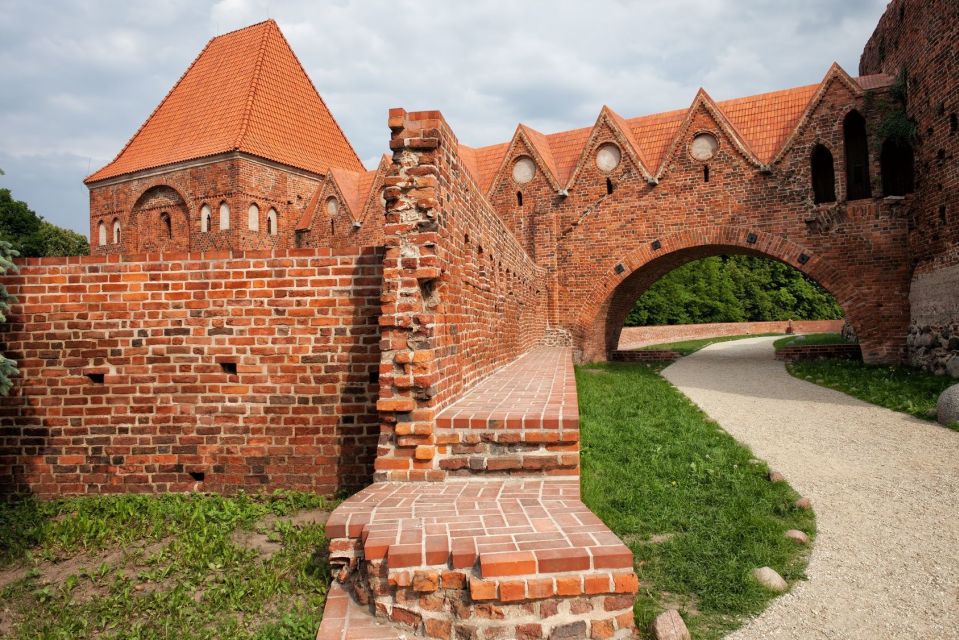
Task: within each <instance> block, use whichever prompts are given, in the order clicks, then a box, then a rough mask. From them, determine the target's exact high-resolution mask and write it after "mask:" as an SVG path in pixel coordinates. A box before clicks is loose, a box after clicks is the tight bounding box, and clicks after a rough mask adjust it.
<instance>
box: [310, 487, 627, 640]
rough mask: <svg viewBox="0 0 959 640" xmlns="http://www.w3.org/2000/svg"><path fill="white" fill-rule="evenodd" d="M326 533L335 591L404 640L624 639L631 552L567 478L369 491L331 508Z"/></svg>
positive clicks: (625, 634) (372, 489) (390, 488)
mask: <svg viewBox="0 0 959 640" xmlns="http://www.w3.org/2000/svg"><path fill="white" fill-rule="evenodd" d="M327 536H328V537H329V538H331V541H332V542H331V545H330V562H331V564H332V565H333V566H334V568H335V569H336V571H335V575H336V578H337V580H338V581H339V582H340V583H341V584H343V588H344V589H346V590H347V591H348V592H349V593H350V594H352V596H353V598H355V599H356V601H357V602H359V603H363V604H366V605H367V606H368V607H370V609H368V610H367V611H368V612H369V611H375V614H371V615H374V617H376V618H377V619H379V620H381V621H389V622H391V623H392V624H395V625H397V626H398V627H399V628H401V629H402V632H403V633H407V634H411V637H434V638H450V637H465V638H474V637H475V638H477V639H482V638H494V637H495V638H500V637H502V638H515V637H524V638H525V637H528V638H541V637H542V638H547V637H550V634H554V633H555V634H567V635H562V636H559V635H557V636H556V637H564V638H565V637H568V638H589V637H598V638H626V637H629V636H630V635H631V634H632V632H633V622H632V620H633V617H632V604H633V600H634V598H635V595H634V594H635V593H636V590H637V587H638V581H637V578H636V575H635V574H634V573H633V569H632V564H633V557H632V553H631V552H630V551H629V548H628V547H626V546H625V545H624V544H623V543H622V542H620V541H619V539H618V538H617V537H616V536H615V535H614V534H613V533H612V532H611V531H610V530H609V529H608V528H607V527H606V526H605V525H604V524H603V523H602V522H601V521H600V520H599V518H597V517H596V516H595V515H594V514H593V513H592V512H590V511H589V509H587V508H586V506H585V505H583V503H582V502H581V501H580V500H579V483H578V481H577V480H565V479H555V480H550V479H543V478H537V479H502V480H494V479H469V480H462V481H461V480H453V479H450V480H448V481H447V482H446V483H444V484H437V483H430V484H409V483H381V484H375V485H373V486H371V487H368V488H367V489H364V490H363V491H361V492H360V493H359V494H357V495H355V496H353V497H352V498H350V499H349V500H347V501H346V502H344V503H343V504H342V505H340V507H339V508H338V509H337V510H336V511H334V512H333V514H332V515H331V516H330V519H329V521H328V522H327ZM454 633H455V634H459V635H453V634H454ZM536 634H540V635H536ZM590 634H594V635H592V636H591V635H590ZM321 637H322V638H323V640H329V638H333V637H335V636H321Z"/></svg>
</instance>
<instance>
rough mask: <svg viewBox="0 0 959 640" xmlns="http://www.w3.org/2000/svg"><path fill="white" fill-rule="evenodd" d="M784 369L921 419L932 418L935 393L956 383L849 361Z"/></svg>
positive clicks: (798, 364)
mask: <svg viewBox="0 0 959 640" xmlns="http://www.w3.org/2000/svg"><path fill="white" fill-rule="evenodd" d="M786 370H787V371H789V373H791V374H792V375H794V376H796V377H797V378H801V379H803V380H808V381H809V382H813V383H815V384H818V385H821V386H824V387H829V388H830V389H835V390H836V391H842V392H843V393H847V394H849V395H851V396H854V397H856V398H859V399H860V400H865V401H866V402H871V403H872V404H878V405H879V406H881V407H886V408H887V409H892V410H893V411H901V412H903V413H908V414H909V415H912V416H915V417H917V418H922V419H924V420H933V419H935V413H934V412H935V408H936V401H937V400H938V399H939V394H941V393H942V392H943V391H944V390H945V389H946V387H950V386H952V385H954V384H955V383H956V381H955V380H953V379H952V378H950V377H949V376H937V375H933V374H931V373H929V372H927V371H923V370H921V369H915V368H913V367H907V366H904V365H869V364H864V363H862V362H857V361H853V360H801V361H798V362H790V363H788V364H786ZM952 428H954V429H956V430H959V427H956V426H955V425H954V426H953V427H952Z"/></svg>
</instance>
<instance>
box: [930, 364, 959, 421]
mask: <svg viewBox="0 0 959 640" xmlns="http://www.w3.org/2000/svg"><path fill="white" fill-rule="evenodd" d="M956 359H957V358H953V360H956ZM936 415H937V417H938V418H939V424H943V425H950V424H955V423H957V422H959V384H954V385H952V386H951V387H949V388H948V389H946V390H945V391H943V392H942V393H941V394H940V395H939V402H937V403H936Z"/></svg>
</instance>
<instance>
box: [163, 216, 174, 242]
mask: <svg viewBox="0 0 959 640" xmlns="http://www.w3.org/2000/svg"><path fill="white" fill-rule="evenodd" d="M160 224H161V225H162V226H163V232H164V233H165V234H166V237H167V238H172V237H173V222H172V221H171V220H170V214H169V213H167V212H165V211H164V212H163V213H161V214H160Z"/></svg>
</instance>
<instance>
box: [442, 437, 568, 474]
mask: <svg viewBox="0 0 959 640" xmlns="http://www.w3.org/2000/svg"><path fill="white" fill-rule="evenodd" d="M436 441H437V449H438V451H439V453H438V455H437V458H438V464H439V467H440V469H443V470H444V471H446V472H447V474H448V475H449V476H470V475H477V474H505V475H511V476H516V475H522V476H529V475H570V476H576V475H578V474H579V430H578V429H577V430H569V429H565V430H559V429H556V430H529V431H527V430H513V429H510V430H507V429H501V430H498V431H481V430H478V429H477V430H474V429H469V430H462V429H460V430H456V429H447V430H443V431H440V432H438V433H437V436H436Z"/></svg>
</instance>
